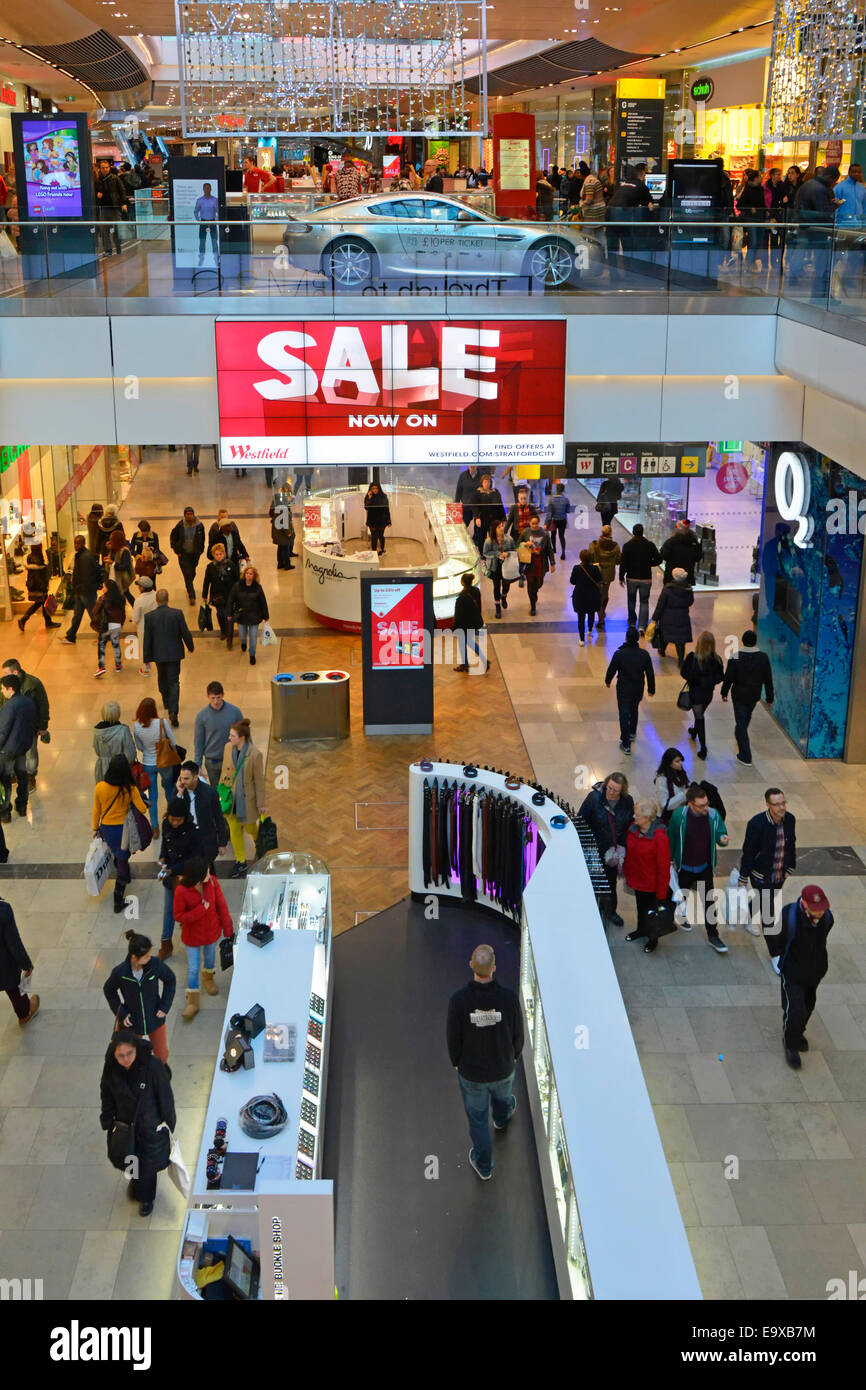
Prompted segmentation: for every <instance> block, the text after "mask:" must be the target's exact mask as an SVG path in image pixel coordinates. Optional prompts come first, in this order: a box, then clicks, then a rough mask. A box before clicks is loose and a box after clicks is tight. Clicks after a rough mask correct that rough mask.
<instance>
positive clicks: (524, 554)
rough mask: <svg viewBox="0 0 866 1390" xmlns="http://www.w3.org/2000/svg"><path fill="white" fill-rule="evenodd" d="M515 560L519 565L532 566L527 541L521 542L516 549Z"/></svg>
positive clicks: (530, 548) (530, 547)
mask: <svg viewBox="0 0 866 1390" xmlns="http://www.w3.org/2000/svg"><path fill="white" fill-rule="evenodd" d="M517 559H518V561H519V563H520V564H521V565H531V564H532V546H531V545H530V544H529V542H528V541H521V542H520V545H519V546H518V547H517Z"/></svg>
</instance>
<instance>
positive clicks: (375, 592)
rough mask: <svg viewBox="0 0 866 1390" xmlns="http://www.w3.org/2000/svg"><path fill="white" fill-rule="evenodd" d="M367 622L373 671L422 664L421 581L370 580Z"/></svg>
mask: <svg viewBox="0 0 866 1390" xmlns="http://www.w3.org/2000/svg"><path fill="white" fill-rule="evenodd" d="M370 624H371V629H372V639H373V645H372V668H373V670H374V671H385V670H390V669H391V668H392V667H395V666H399V667H400V668H401V669H402V670H405V669H406V668H407V667H408V668H410V669H416V670H417V669H418V668H419V667H423V665H424V586H423V584H372V585H371V587H370Z"/></svg>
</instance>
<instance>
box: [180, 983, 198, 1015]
mask: <svg viewBox="0 0 866 1390" xmlns="http://www.w3.org/2000/svg"><path fill="white" fill-rule="evenodd" d="M198 1010H199V1003H198V990H197V989H188V990H187V992H186V1008H185V1009H182V1010H181V1015H180V1016H181V1018H185V1019H186V1020H187V1022H189V1020H190V1019H191V1018H195V1016H196V1014H197V1013H198Z"/></svg>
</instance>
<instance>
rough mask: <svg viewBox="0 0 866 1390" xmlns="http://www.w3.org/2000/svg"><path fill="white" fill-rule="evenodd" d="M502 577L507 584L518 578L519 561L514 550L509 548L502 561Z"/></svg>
mask: <svg viewBox="0 0 866 1390" xmlns="http://www.w3.org/2000/svg"><path fill="white" fill-rule="evenodd" d="M502 578H503V579H504V580H505V582H506V583H507V584H513V583H514V581H515V579H519V578H520V561H519V560H518V558H517V551H516V550H509V552H508V554H507V555H506V557H505V559H504V560H503V561H502Z"/></svg>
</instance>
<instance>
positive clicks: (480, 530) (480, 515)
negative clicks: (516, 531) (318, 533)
mask: <svg viewBox="0 0 866 1390" xmlns="http://www.w3.org/2000/svg"><path fill="white" fill-rule="evenodd" d="M472 516H473V528H472V540H473V541H474V543H475V548H476V550H477V551H478V553H479V555H480V554H482V553H483V551H484V542H485V540H486V539H487V537H488V536H489V535H490V528H491V526H493V525H494V523H495V522H497V521H504V520H505V507H504V505H503V502H502V494H501V493H500V491H499V489H498V488H495V487H494V486H493V479H492V478H491V476H490V474H489V473H482V475H481V483H480V485H479V488H478V491H477V492H476V494H475V497H474V498H473V501H472Z"/></svg>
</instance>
